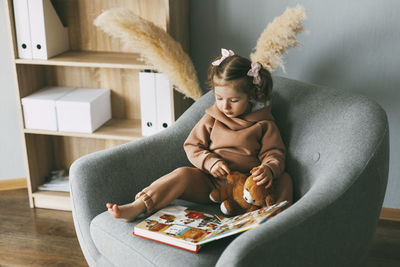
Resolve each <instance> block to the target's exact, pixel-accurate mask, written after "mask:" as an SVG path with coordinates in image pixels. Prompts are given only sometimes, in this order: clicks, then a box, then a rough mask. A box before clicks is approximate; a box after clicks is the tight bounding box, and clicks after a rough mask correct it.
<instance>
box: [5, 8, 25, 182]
mask: <svg viewBox="0 0 400 267" xmlns="http://www.w3.org/2000/svg"><path fill="white" fill-rule="evenodd" d="M5 14H6V13H5V9H4V3H3V1H1V4H0V59H1V60H0V180H5V179H13V178H21V177H25V165H24V164H25V163H24V158H23V152H22V151H23V150H22V135H21V127H20V122H19V117H18V110H17V104H16V103H17V97H16V89H15V84H14V76H13V75H14V73H13V69H12V68H11V67H12V65H11V64H12V61H11V45H10V40H9V34H8V29H7V27H6V25H7V24H6V19H5Z"/></svg>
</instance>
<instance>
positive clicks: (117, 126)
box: [24, 119, 143, 141]
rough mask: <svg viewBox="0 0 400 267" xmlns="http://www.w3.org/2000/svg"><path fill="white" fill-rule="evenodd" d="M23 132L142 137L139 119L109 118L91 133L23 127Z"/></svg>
mask: <svg viewBox="0 0 400 267" xmlns="http://www.w3.org/2000/svg"><path fill="white" fill-rule="evenodd" d="M24 133H30V134H43V135H57V136H71V137H84V138H97V139H111V140H122V141H133V140H137V139H140V138H142V137H143V136H142V130H141V125H140V120H122V119H111V120H109V121H108V122H106V123H105V124H104V125H103V126H101V127H100V128H99V129H97V130H96V131H95V132H93V133H74V132H58V131H47V130H35V129H24Z"/></svg>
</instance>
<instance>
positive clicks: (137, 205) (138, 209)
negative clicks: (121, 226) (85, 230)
mask: <svg viewBox="0 0 400 267" xmlns="http://www.w3.org/2000/svg"><path fill="white" fill-rule="evenodd" d="M106 207H107V209H108V212H109V213H110V214H111V215H112V216H113V217H114V218H118V219H124V220H125V221H127V222H130V221H133V220H134V219H135V218H136V217H137V216H138V215H140V214H141V213H144V212H145V211H146V206H145V205H144V202H143V201H142V200H135V201H134V202H132V203H129V204H126V205H121V206H118V205H117V204H112V203H107V204H106Z"/></svg>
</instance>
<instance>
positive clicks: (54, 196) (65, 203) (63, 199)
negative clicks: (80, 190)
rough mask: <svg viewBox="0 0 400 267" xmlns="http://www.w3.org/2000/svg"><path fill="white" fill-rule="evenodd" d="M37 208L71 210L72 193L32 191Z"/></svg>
mask: <svg viewBox="0 0 400 267" xmlns="http://www.w3.org/2000/svg"><path fill="white" fill-rule="evenodd" d="M32 197H33V203H34V206H35V207H36V208H45V209H57V210H68V211H70V210H71V200H70V194H69V193H68V192H59V191H40V190H39V191H36V192H33V193H32Z"/></svg>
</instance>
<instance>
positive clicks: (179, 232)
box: [136, 206, 224, 243]
mask: <svg viewBox="0 0 400 267" xmlns="http://www.w3.org/2000/svg"><path fill="white" fill-rule="evenodd" d="M223 219H224V218H221V217H218V216H215V215H212V214H207V213H204V212H199V211H194V210H191V209H188V208H186V207H182V206H170V207H167V208H164V209H162V210H160V211H158V212H156V213H154V214H153V215H151V216H150V217H148V218H147V219H145V220H144V221H143V222H141V223H139V224H138V225H136V228H140V229H145V230H148V231H151V232H153V233H158V234H162V235H167V236H169V237H174V238H177V239H181V240H184V241H187V242H191V243H197V242H199V241H201V240H202V239H203V238H204V237H206V236H208V235H209V234H210V233H212V232H213V231H215V230H216V229H217V228H218V227H219V226H220V225H221V223H222V220H223Z"/></svg>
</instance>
